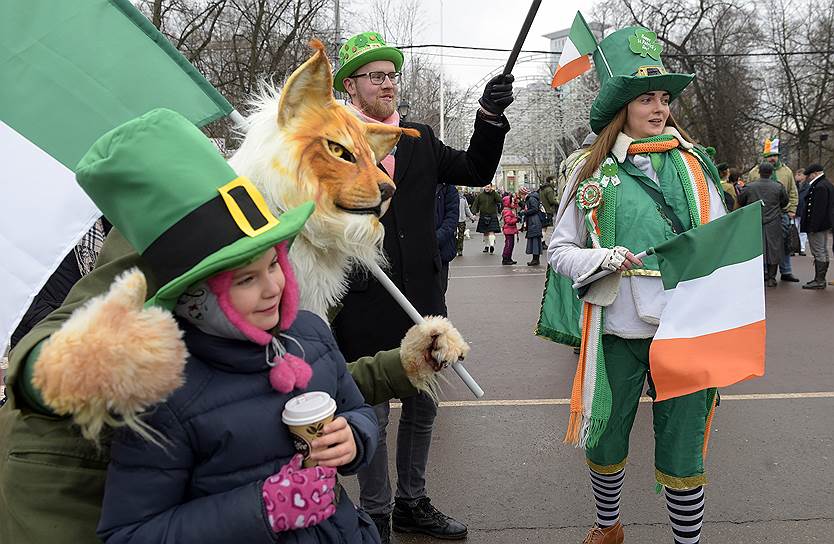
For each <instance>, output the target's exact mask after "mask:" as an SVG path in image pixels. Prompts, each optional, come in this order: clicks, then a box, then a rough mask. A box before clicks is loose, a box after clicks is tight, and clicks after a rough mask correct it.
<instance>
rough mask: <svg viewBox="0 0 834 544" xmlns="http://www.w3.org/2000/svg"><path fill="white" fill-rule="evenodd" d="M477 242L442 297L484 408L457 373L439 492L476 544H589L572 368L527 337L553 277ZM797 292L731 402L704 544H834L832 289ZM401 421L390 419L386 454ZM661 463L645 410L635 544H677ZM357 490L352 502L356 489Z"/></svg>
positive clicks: (446, 419) (776, 295)
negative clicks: (570, 402)
mask: <svg viewBox="0 0 834 544" xmlns="http://www.w3.org/2000/svg"><path fill="white" fill-rule="evenodd" d="M500 238H502V237H500V236H499V239H500ZM480 241H481V240H480V236H478V237H477V238H476V239H473V240H471V241H469V242H467V245H466V247H465V251H464V257H462V258H458V259H456V260H455V261H454V262H453V263H452V268H451V273H450V281H449V293H448V296H447V299H448V306H449V313H450V317H451V318H452V319H453V321H454V322H455V323H456V325H457V326H458V328H459V329H460V330H461V332H462V333H463V334H464V336H465V337H466V339H467V340H468V341H469V342H470V344H471V345H472V353H471V355H470V357H469V359H468V360H467V367H468V368H469V370H470V372H471V373H472V375H473V376H475V377H476V379H477V380H478V381H479V383H480V384H481V386H482V387H483V388H484V390H485V391H486V396H485V397H484V399H482V401H480V402H472V401H474V398H473V397H472V395H471V394H470V393H469V392H468V390H467V389H466V388H465V387H464V386H463V385H462V384H461V383H460V381H459V380H458V378H457V376H455V375H454V374H453V373H449V375H448V380H449V384H448V385H446V387H445V397H444V399H443V400H444V401H446V403H445V404H444V405H442V407H441V408H440V413H439V415H438V419H437V424H436V430H435V432H434V439H433V440H434V442H433V445H432V452H431V456H432V457H431V463H430V467H429V475H428V481H429V493H430V495H431V497H432V499H433V501H434V502H435V504H437V505H438V506H440V507H441V508H442V509H443V510H444V511H445V512H447V513H448V514H450V515H453V516H455V517H457V518H459V519H461V520H462V521H465V522H466V523H468V525H469V527H470V537H469V542H473V543H478V544H481V543H483V544H499V543H500V544H504V543H506V544H511V543H513V544H514V543H519V542H531V543H544V542H547V543H579V542H581V541H582V538H583V537H584V534H585V532H586V531H587V527H588V526H589V525H590V523H592V521H593V512H594V510H593V501H592V496H591V493H590V490H589V486H588V482H587V473H586V467H585V464H584V461H583V455H582V452H581V451H579V450H576V449H574V448H573V447H571V446H567V445H565V444H563V443H562V437H563V436H564V433H565V427H566V424H567V414H568V410H567V406H566V405H565V399H566V398H567V397H569V396H570V386H571V381H572V379H573V373H574V370H575V364H576V356H575V355H574V354H573V352H572V349H571V348H569V347H565V346H562V345H559V344H554V343H552V342H550V341H546V340H542V339H539V338H536V337H534V336H533V335H532V330H533V326H534V324H535V322H536V319H537V317H538V310H539V304H540V301H541V296H542V287H543V282H544V267H543V266H542V267H527V266H525V265H524V263H525V262H526V261H527V260H528V259H526V256H525V255H523V251H524V248H523V247H516V251H515V258H516V260H517V261H518V262H519V264H518V265H516V266H503V267H502V266H501V265H500V262H501V258H500V256H499V255H498V254H497V253H496V254H495V255H491V256H490V255H484V254H483V253H481V250H482V249H483V247H482V246H481V245H480ZM794 259H795V260H794V271H795V273H796V274H797V275H799V276H800V277H801V278H803V280H804V281H807V280H808V279H810V277H811V275H812V271H811V270H812V264H811V261H810V258H808V257H796V258H794ZM799 285H800V284H780V285H779V287H777V288H775V289H771V290H768V293H767V310H768V313H767V317H768V338H767V375H766V376H765V377H764V378H761V379H758V380H754V381H749V382H745V383H742V384H739V385H736V386H734V387H730V388H727V389H725V390H723V391H722V394H723V397H724V400H723V402H722V404H721V406H720V407H719V409H718V411H717V413H716V416H715V419H714V422H713V430H712V438H711V440H710V456H709V459H708V461H707V471H708V476H709V478H710V480H711V483H710V485H709V486H708V487H707V499H708V502H707V511H706V519H705V526H704V530H703V538H702V541H703V542H705V543H707V542H709V543H721V544H724V543H774V544H776V543H778V544H783V543H784V544H795V543H805V542H808V543H816V542H820V543H822V542H824V543H826V544H831V543H834V493H833V492H832V490H834V470H832V464H834V422H832V419H833V418H834V356H832V352H834V349H832V348H834V288H829V289H827V290H825V291H823V292H818V291H807V290H802V289H801V288H800V287H799ZM814 393H816V394H814ZM397 417H398V410H394V411H393V413H392V429H391V431H389V438H390V442H389V448H391V451H393V446H394V437H395V436H396V433H395V432H393V431H394V429H395V425H396V419H397ZM652 451H653V439H652V434H651V411H650V406H649V405H648V404H642V405H641V407H640V410H639V414H638V418H637V423H636V424H635V428H634V431H633V432H632V441H631V452H630V458H629V465H628V469H627V476H626V484H625V490H624V494H623V501H622V516H623V523H624V524H625V525H626V528H625V531H626V542H639V543H655V542H657V543H667V542H671V535H670V530H669V529H668V525H667V521H668V519H667V517H666V511H665V505H664V502H663V499H662V495H655V493H654V472H653V468H652ZM395 473H396V471H395V468H394V467H393V466H392V467H391V474H392V475H394V474H395ZM347 487H348V489H349V490H350V492H351V496H352V497H357V498H358V490H357V488H356V485H355V482H354V481H349V482H347ZM394 542H398V543H408V544H416V543H424V542H425V543H428V542H440V541H433V540H432V539H428V538H422V537H420V538H417V537H412V536H406V537H403V536H395V538H394Z"/></svg>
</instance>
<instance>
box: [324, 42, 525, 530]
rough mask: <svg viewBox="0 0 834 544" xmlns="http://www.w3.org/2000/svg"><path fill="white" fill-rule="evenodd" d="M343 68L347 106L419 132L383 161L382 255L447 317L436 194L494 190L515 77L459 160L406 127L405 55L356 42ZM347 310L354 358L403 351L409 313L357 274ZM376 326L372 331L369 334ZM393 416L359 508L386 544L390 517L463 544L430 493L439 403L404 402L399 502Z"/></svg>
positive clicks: (339, 320)
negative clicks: (445, 186)
mask: <svg viewBox="0 0 834 544" xmlns="http://www.w3.org/2000/svg"><path fill="white" fill-rule="evenodd" d="M339 61H340V68H339V70H338V72H337V73H336V76H335V78H334V83H333V86H334V87H335V88H336V90H337V91H341V92H345V93H347V94H348V95H349V104H350V105H351V106H352V107H353V108H354V109H355V110H356V114H357V115H358V116H359V117H360V118H362V119H363V120H364V121H366V122H370V123H385V124H390V125H400V126H403V127H412V128H415V129H417V130H419V131H420V138H408V139H403V140H401V141H400V142H399V144H398V145H397V147H396V148H395V152H392V154H390V155H388V156H386V157H384V158H380V157H377V160H380V159H381V161H380V162H381V167H382V168H383V169H384V170H385V171H386V172H387V173H388V174H389V175H390V176H391V178H392V179H393V180H394V183H395V184H396V186H397V190H396V192H395V193H394V196H393V198H392V199H391V205H390V208H389V209H388V211H387V213H386V214H385V215H384V216H383V217H382V223H383V225H384V226H385V239H384V242H383V248H384V251H385V254H386V256H387V258H388V261H389V263H390V268H389V271H388V273H389V275H390V276H391V279H392V280H393V281H394V283H395V284H396V285H397V287H399V288H400V290H402V292H403V293H404V294H405V295H406V297H408V299H409V300H410V301H411V302H412V303H413V304H414V306H415V307H416V308H417V310H418V311H419V312H420V313H421V314H422V315H443V314H445V305H444V296H443V290H442V287H441V269H442V264H441V260H440V255H439V253H438V247H437V237H436V233H435V224H434V223H435V218H434V215H435V214H434V205H435V203H434V199H435V187H436V185H437V184H438V183H454V184H456V185H463V186H469V187H482V186H484V185H487V184H488V183H489V182H490V180H491V179H492V177H493V175H494V174H495V170H496V168H497V167H498V161H499V160H500V158H501V150H502V148H503V145H504V136H505V135H506V133H507V132H508V131H509V129H510V127H509V123H508V122H507V119H506V117H504V115H503V113H504V109H505V108H506V107H507V106H509V105H510V103H511V102H512V101H513V96H512V82H513V76H512V75H499V76H496V77H494V78H493V79H491V80H490V81H489V83H487V85H486V88H485V89H484V94H483V97H482V98H481V99H480V101H479V103H480V108H479V110H478V112H477V113H476V115H475V130H474V133H473V134H472V138H471V140H470V142H469V148H468V149H467V150H466V151H459V150H456V149H452V148H450V147H448V146H446V145H444V144H443V142H441V141H440V140H439V139H438V138H437V137H436V136H435V135H434V131H433V130H432V128H431V127H430V126H428V125H425V124H421V123H412V122H404V121H402V120H401V119H400V116H399V114H398V113H397V100H398V90H399V82H400V77H401V73H400V69H401V68H402V64H403V54H402V52H400V51H399V50H398V49H396V48H394V47H391V46H388V45H387V44H386V43H385V40H384V39H383V38H382V36H381V35H380V34H379V33H376V32H363V33H361V34H358V35H356V36H353V37H351V38H350V39H349V40H348V41H347V42H346V43H345V44H344V45H342V47H341V48H340V50H339ZM343 304H344V307H343V308H342V310H341V311H340V312H339V314H338V315H337V316H336V318H335V320H334V322H333V329H334V333H335V335H336V340H337V341H338V343H339V347H340V349H341V350H342V353H343V354H344V355H345V356H346V357H348V358H350V357H351V356H352V355H358V356H363V355H368V354H374V353H377V352H378V351H380V350H385V349H389V348H393V347H396V346H399V344H400V341H401V340H402V337H403V335H404V334H405V331H406V330H408V328H409V327H410V326H411V325H412V323H411V321H410V319H409V317H408V315H406V313H405V311H403V310H402V308H400V307H399V305H398V304H397V303H396V302H395V301H394V299H393V298H392V297H391V296H390V295H389V294H388V293H387V292H386V290H385V288H384V287H383V286H382V285H381V284H379V283H378V282H377V281H376V280H375V279H373V278H372V277H369V275H368V274H367V273H363V272H358V271H357V273H356V274H354V275H353V277H352V279H351V285H350V290H349V292H348V294H347V295H346V296H345V298H344V300H343ZM369 320H373V322H374V323H373V326H371V327H369V326H368V325H369V323H368V322H369ZM369 331H371V332H369ZM389 409H390V408H389V405H388V403H385V404H382V405H378V406H377V407H376V412H377V415H378V417H379V423H380V438H379V443H380V446H381V447H380V448H379V449H378V450H377V453H376V455H375V457H374V459H373V460H372V461H371V464H370V466H369V467H368V468H366V469H363V470H362V471H360V472H359V485H360V491H361V494H360V499H361V503H362V507H363V508H364V509H365V510H366V511H367V512H368V513H369V514H371V516H372V517H373V518H374V521H375V522H376V524H377V527H378V528H379V530H380V533H381V535H382V542H383V543H387V542H388V541H389V539H390V527H391V525H390V523H391V517H392V516H391V515H392V512H393V527H394V530H396V531H401V532H416V533H424V534H428V535H431V536H434V537H438V538H446V539H458V538H464V537H465V536H466V534H467V529H466V526H465V525H463V524H462V523H459V522H457V521H455V520H454V519H452V518H450V517H448V516H446V515H444V514H441V513H440V512H438V511H437V509H435V507H434V506H432V504H431V501H430V499H429V497H428V496H427V493H426V477H425V474H426V465H427V464H428V454H429V446H430V444H431V434H432V427H433V424H434V418H435V416H436V414H437V407H436V405H435V403H434V401H433V400H432V399H431V398H429V397H428V396H426V395H418V396H416V397H414V398H411V399H403V411H402V416H401V417H400V426H399V431H398V435H397V461H396V462H397V492H396V500H395V501H392V491H391V484H390V482H389V478H388V454H387V448H386V431H385V428H386V426H387V423H388V414H389Z"/></svg>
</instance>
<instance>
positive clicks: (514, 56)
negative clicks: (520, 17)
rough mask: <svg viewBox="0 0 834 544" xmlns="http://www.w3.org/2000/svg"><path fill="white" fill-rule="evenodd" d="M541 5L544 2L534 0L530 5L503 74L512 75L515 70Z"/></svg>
mask: <svg viewBox="0 0 834 544" xmlns="http://www.w3.org/2000/svg"><path fill="white" fill-rule="evenodd" d="M541 3H542V0H533V3H532V4H530V10H529V11H528V12H527V18H526V19H524V24H523V25H521V31H519V33H518V37H517V38H516V39H515V45H514V46H513V50H512V51H511V52H510V58H508V59H507V64H506V65H505V66H504V71H503V72H502V73H503V74H504V75H507V74H509V73H512V71H513V68H514V67H515V61H517V60H518V55H519V53H521V46H523V45H524V40H526V39H527V33H528V32H530V27H531V26H532V25H533V19H535V18H536V13H537V12H538V11H539V6H540V5H541Z"/></svg>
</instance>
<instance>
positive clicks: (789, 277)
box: [779, 274, 799, 283]
mask: <svg viewBox="0 0 834 544" xmlns="http://www.w3.org/2000/svg"><path fill="white" fill-rule="evenodd" d="M779 279H781V280H782V281H789V282H792V283H799V278H797V277H796V276H794V275H793V274H782V276H781V277H780V278H779Z"/></svg>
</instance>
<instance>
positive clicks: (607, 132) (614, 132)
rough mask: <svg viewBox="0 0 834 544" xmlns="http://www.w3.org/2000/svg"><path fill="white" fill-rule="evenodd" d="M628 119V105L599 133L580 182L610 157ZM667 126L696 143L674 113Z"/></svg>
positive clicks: (573, 191)
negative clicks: (609, 154)
mask: <svg viewBox="0 0 834 544" xmlns="http://www.w3.org/2000/svg"><path fill="white" fill-rule="evenodd" d="M627 119H628V104H626V105H625V106H623V107H622V108H621V109H620V111H618V112H617V114H616V115H614V118H613V119H611V122H610V123H608V124H607V125H606V126H605V128H604V129H602V132H600V133H599V136H597V139H596V141H595V142H594V143H593V144H591V148H590V154H589V155H588V158H587V159H585V162H584V163H583V164H582V168H581V169H580V170H579V177H578V180H579V181H582V180H586V179H588V178H590V177H591V176H593V175H594V172H596V170H597V168H599V166H600V165H601V164H602V162H603V161H604V160H605V157H607V156H608V153H609V152H610V151H611V149H612V148H613V147H614V142H616V141H617V136H619V135H620V132H622V131H623V128H625V124H626V120H627ZM666 126H667V127H672V128H674V129H676V130H677V131H678V132H680V135H681V136H682V137H683V139H684V140H686V141H687V142H690V143H693V144H694V143H696V142H695V140H693V139H692V137H691V136H690V135H689V134H688V133H687V132H686V131H685V130H684V129H683V128H681V127H680V125H678V123H677V121H675V118H674V117H673V116H672V112H669V117H668V118H667V119H666ZM577 185H578V184H577ZM577 185H574V187H573V190H572V191H571V198H573V197H574V196H576V187H577Z"/></svg>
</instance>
